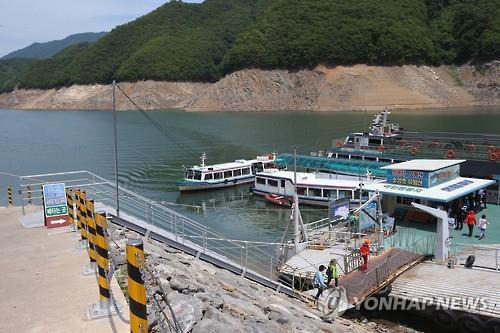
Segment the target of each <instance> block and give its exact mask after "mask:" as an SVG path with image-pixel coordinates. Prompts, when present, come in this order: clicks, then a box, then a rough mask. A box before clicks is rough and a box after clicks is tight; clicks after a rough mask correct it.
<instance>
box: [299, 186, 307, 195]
mask: <svg viewBox="0 0 500 333" xmlns="http://www.w3.org/2000/svg"><path fill="white" fill-rule="evenodd" d="M297 194H298V195H306V188H305V187H297Z"/></svg>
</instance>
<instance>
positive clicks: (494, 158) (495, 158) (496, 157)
mask: <svg viewBox="0 0 500 333" xmlns="http://www.w3.org/2000/svg"><path fill="white" fill-rule="evenodd" d="M489 157H490V161H492V162H494V161H496V160H498V159H499V156H498V155H497V154H496V153H494V152H491V153H490V155H489Z"/></svg>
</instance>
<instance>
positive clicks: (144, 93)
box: [0, 61, 500, 111]
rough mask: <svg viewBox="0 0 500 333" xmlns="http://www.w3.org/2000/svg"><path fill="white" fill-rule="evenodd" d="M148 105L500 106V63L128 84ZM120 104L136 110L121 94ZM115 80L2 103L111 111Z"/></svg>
mask: <svg viewBox="0 0 500 333" xmlns="http://www.w3.org/2000/svg"><path fill="white" fill-rule="evenodd" d="M121 87H122V88H123V89H124V90H125V91H126V92H127V94H129V95H130V97H131V98H132V99H133V100H134V101H135V102H136V103H137V104H138V105H139V106H140V107H142V108H145V109H168V108H184V109H187V110H189V111H265V110H311V111H338V110H359V109H363V110H364V109H368V110H379V109H383V108H385V107H388V108H428V107H449V106H471V105H500V61H494V62H490V63H487V64H483V65H480V66H470V65H465V66H462V67H458V68H457V67H451V66H441V67H428V66H420V67H417V66H401V67H378V66H366V65H356V66H351V67H343V66H339V67H335V68H326V67H323V66H319V67H317V68H316V69H314V70H301V71H296V72H290V71H285V70H273V71H264V70H258V69H247V70H242V71H238V72H235V73H232V74H230V75H228V76H226V77H225V78H223V79H222V80H220V81H218V82H216V83H213V84H210V83H190V82H154V81H143V82H136V83H122V84H121ZM117 96H118V99H117V107H118V108H119V109H134V106H133V105H132V104H131V103H130V102H128V101H127V100H126V99H125V98H124V97H123V95H121V94H120V93H118V94H117ZM111 107H112V104H111V86H110V85H88V86H82V85H75V86H72V87H68V88H61V89H57V90H56V89H51V90H22V89H21V90H16V91H14V92H12V93H5V94H0V108H18V109H109V108H111Z"/></svg>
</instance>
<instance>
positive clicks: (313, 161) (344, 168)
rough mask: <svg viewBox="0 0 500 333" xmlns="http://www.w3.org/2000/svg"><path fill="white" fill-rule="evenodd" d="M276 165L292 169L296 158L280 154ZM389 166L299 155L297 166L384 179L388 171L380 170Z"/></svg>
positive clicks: (362, 161) (380, 163) (382, 163)
mask: <svg viewBox="0 0 500 333" xmlns="http://www.w3.org/2000/svg"><path fill="white" fill-rule="evenodd" d="M276 163H277V164H278V165H286V166H288V167H291V166H293V165H294V156H293V154H280V155H279V156H278V157H277V158H276ZM388 164H389V162H376V161H368V160H354V159H352V160H349V159H346V158H331V157H319V156H307V155H297V166H298V167H301V168H309V169H320V170H325V171H332V172H344V173H350V174H366V172H367V171H369V172H371V173H372V174H373V175H374V176H377V177H384V178H385V176H386V171H384V170H380V167H381V166H385V165H388Z"/></svg>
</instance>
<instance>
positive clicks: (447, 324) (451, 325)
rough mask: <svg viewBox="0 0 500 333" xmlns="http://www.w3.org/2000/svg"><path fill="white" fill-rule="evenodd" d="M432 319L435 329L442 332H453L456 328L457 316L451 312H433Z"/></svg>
mask: <svg viewBox="0 0 500 333" xmlns="http://www.w3.org/2000/svg"><path fill="white" fill-rule="evenodd" d="M432 319H433V320H434V323H435V324H436V326H437V327H439V328H440V329H441V330H443V331H451V332H454V331H455V330H456V328H457V316H456V315H455V313H454V312H453V311H451V310H434V311H432Z"/></svg>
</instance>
